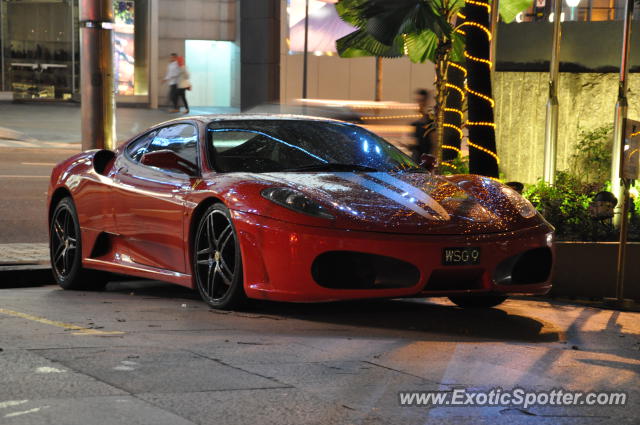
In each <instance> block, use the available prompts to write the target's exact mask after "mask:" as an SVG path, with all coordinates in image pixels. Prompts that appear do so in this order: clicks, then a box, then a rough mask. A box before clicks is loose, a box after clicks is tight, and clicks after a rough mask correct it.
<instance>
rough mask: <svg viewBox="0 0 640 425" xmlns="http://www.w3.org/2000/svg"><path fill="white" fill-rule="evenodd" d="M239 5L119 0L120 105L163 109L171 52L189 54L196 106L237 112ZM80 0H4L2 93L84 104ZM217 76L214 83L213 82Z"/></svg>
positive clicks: (0, 8) (212, 0) (215, 0)
mask: <svg viewBox="0 0 640 425" xmlns="http://www.w3.org/2000/svg"><path fill="white" fill-rule="evenodd" d="M239 3H240V2H239V1H238V0H184V1H175V0H114V15H115V16H114V17H115V25H114V30H113V32H114V68H115V75H116V77H115V78H116V81H115V87H116V99H117V101H118V103H121V104H122V103H130V104H140V105H148V106H152V107H154V106H157V105H159V104H160V105H162V104H165V103H166V92H167V88H166V87H165V86H164V84H163V77H164V73H165V70H166V66H167V63H168V58H169V55H170V54H171V53H177V54H179V55H182V56H185V59H186V60H187V63H188V64H189V69H190V71H191V74H192V79H193V80H194V81H193V83H194V86H197V87H199V90H198V91H194V92H193V93H190V97H191V99H190V100H191V101H192V102H193V103H194V105H196V106H197V105H202V106H239V104H240V97H239V92H240V88H239V79H238V76H239V62H240V54H239V33H238V18H239ZM79 7H80V4H79V0H0V91H1V92H4V93H5V95H6V93H9V94H10V95H11V97H12V98H13V99H15V100H23V101H26V100H28V101H45V102H46V101H74V100H76V101H77V100H79V98H80V96H79V93H80V89H81V81H80V60H81V58H80V51H79V44H80V43H79V41H80V36H81V35H80V24H79V19H78V17H79ZM212 76H213V77H212Z"/></svg>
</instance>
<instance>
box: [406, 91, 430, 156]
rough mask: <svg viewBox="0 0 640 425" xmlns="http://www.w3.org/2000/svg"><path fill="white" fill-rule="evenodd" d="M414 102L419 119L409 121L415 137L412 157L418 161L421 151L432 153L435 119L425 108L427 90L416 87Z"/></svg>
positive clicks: (427, 101)
mask: <svg viewBox="0 0 640 425" xmlns="http://www.w3.org/2000/svg"><path fill="white" fill-rule="evenodd" d="M415 95H416V103H417V104H418V111H419V114H420V115H421V117H420V119H419V120H417V121H414V122H412V123H411V125H412V126H413V127H414V128H415V130H414V134H413V135H414V138H415V139H416V143H415V145H414V146H413V147H412V149H411V150H412V151H413V158H414V159H415V160H416V161H418V162H420V156H421V155H422V154H423V153H426V154H430V155H432V154H433V145H434V143H433V136H434V134H435V131H434V130H435V120H434V117H433V113H432V112H431V111H430V110H428V109H427V104H428V103H429V92H428V91H427V90H425V89H418V90H416V91H415Z"/></svg>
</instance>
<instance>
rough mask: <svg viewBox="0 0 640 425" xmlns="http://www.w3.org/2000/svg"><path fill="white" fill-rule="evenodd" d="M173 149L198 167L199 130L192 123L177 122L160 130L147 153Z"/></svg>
mask: <svg viewBox="0 0 640 425" xmlns="http://www.w3.org/2000/svg"><path fill="white" fill-rule="evenodd" d="M159 150H171V151H173V152H175V153H176V154H177V155H178V156H179V157H180V158H182V159H184V160H185V161H187V162H188V163H189V164H192V165H193V167H195V168H197V164H198V130H197V129H196V127H195V126H194V125H192V124H175V125H171V126H169V127H164V128H161V129H160V130H158V132H157V133H156V135H155V137H154V138H153V141H152V142H151V143H150V144H149V146H148V148H147V150H146V153H148V152H155V151H159Z"/></svg>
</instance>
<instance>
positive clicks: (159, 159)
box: [140, 149, 198, 176]
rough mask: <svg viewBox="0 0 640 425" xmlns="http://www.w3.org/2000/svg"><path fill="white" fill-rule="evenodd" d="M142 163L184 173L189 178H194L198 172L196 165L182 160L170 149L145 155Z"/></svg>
mask: <svg viewBox="0 0 640 425" xmlns="http://www.w3.org/2000/svg"><path fill="white" fill-rule="evenodd" d="M140 163H141V164H143V165H148V166H149V167H155V168H160V169H162V170H168V171H174V172H178V173H183V174H186V175H188V176H193V175H195V174H196V173H197V171H198V167H197V166H196V164H194V163H193V162H191V161H188V160H186V159H184V158H182V157H181V156H179V155H178V154H177V153H175V152H174V151H172V150H169V149H161V150H159V151H153V152H148V153H145V154H144V155H142V159H141V160H140Z"/></svg>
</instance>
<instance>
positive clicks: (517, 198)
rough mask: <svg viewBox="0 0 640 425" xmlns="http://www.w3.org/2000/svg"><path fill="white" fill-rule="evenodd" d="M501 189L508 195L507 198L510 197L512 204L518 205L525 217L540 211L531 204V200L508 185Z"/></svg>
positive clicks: (532, 215)
mask: <svg viewBox="0 0 640 425" xmlns="http://www.w3.org/2000/svg"><path fill="white" fill-rule="evenodd" d="M501 190H502V193H503V194H504V195H505V196H506V197H507V199H509V202H511V205H513V206H514V207H516V209H517V210H518V212H519V213H520V215H521V216H523V217H524V218H531V217H534V216H535V215H536V214H537V213H538V212H537V211H536V209H535V207H534V206H533V205H531V202H529V201H528V200H527V199H525V198H524V197H523V196H522V195H520V194H519V193H518V192H516V191H515V190H513V189H511V188H510V187H508V186H503V187H502V188H501Z"/></svg>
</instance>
